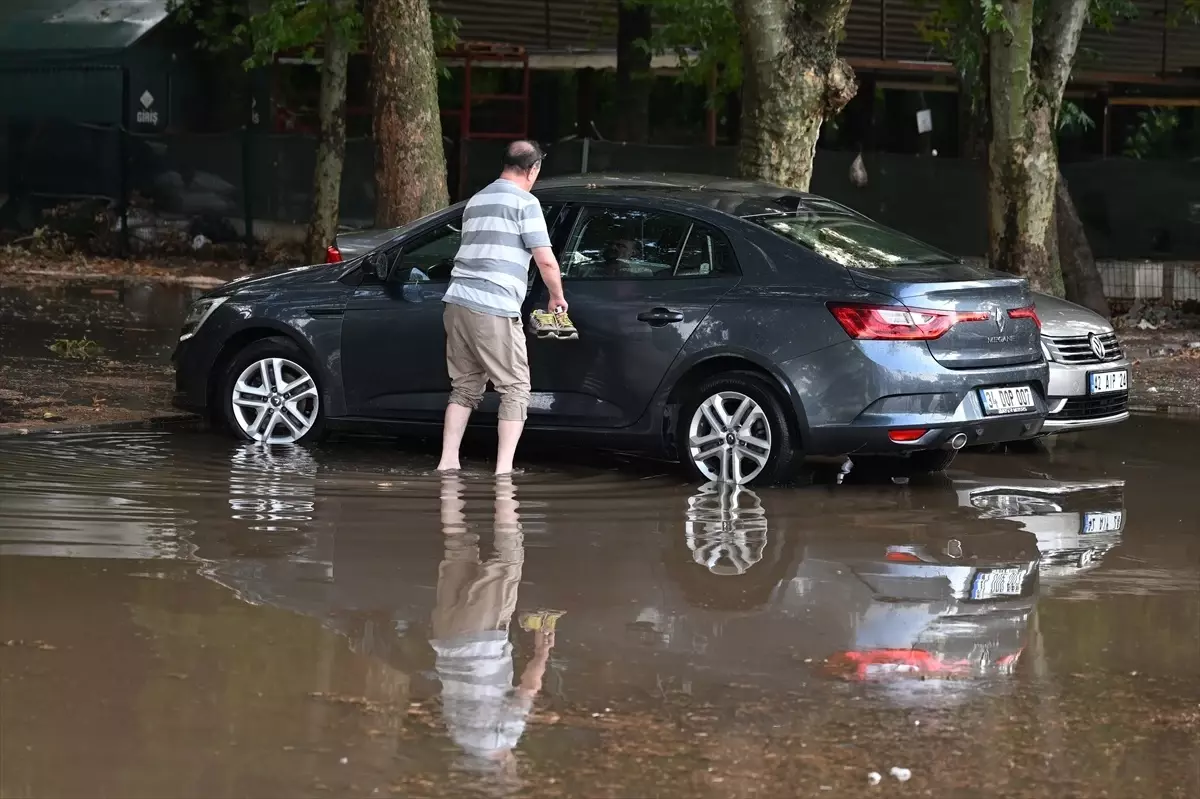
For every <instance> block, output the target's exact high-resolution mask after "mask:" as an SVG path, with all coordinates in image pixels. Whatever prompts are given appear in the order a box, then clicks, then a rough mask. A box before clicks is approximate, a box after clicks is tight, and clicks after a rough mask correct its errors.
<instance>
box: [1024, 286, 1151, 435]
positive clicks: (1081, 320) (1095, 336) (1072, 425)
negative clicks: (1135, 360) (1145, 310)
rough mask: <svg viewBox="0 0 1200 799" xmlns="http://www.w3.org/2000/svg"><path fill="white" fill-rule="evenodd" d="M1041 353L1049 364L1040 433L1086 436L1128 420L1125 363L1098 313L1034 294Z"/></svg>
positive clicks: (1127, 367) (1113, 335)
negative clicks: (1080, 432) (1079, 432)
mask: <svg viewBox="0 0 1200 799" xmlns="http://www.w3.org/2000/svg"><path fill="white" fill-rule="evenodd" d="M1034 302H1035V304H1036V306H1037V313H1038V316H1039V317H1040V318H1041V320H1042V352H1043V353H1044V354H1045V356H1046V362H1047V363H1049V364H1050V389H1049V392H1048V395H1049V396H1048V397H1047V400H1046V405H1047V407H1048V409H1049V416H1047V417H1046V421H1045V423H1044V424H1043V425H1042V432H1043V433H1062V432H1067V431H1073V430H1085V429H1090V428H1093V427H1101V426H1103V425H1108V424H1115V423H1117V422H1123V421H1125V420H1126V419H1128V418H1129V384H1130V376H1131V371H1132V370H1131V369H1130V363H1129V359H1128V358H1126V357H1125V353H1124V352H1123V351H1122V349H1121V343H1120V342H1119V341H1118V340H1117V334H1116V331H1114V330H1113V326H1112V325H1111V324H1109V323H1108V320H1107V319H1105V318H1104V317H1103V316H1101V315H1100V314H1098V313H1095V312H1094V311H1091V310H1088V309H1087V308H1084V307H1083V306H1082V305H1076V304H1075V303H1073V302H1067V301H1066V300H1063V299H1059V298H1058V297H1052V296H1050V295H1049V294H1040V293H1037V292H1035V293H1034Z"/></svg>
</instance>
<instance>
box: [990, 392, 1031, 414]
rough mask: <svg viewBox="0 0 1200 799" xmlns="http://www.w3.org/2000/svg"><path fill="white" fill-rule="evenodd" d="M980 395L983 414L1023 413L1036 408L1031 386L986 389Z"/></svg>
mask: <svg viewBox="0 0 1200 799" xmlns="http://www.w3.org/2000/svg"><path fill="white" fill-rule="evenodd" d="M979 394H980V396H981V397H982V398H983V412H984V413H988V414H998V413H1021V412H1022V411H1031V410H1033V407H1034V406H1033V389H1031V388H1030V387H1029V386H1009V387H1007V388H984V389H980V390H979Z"/></svg>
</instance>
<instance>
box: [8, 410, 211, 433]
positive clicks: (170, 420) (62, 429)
mask: <svg viewBox="0 0 1200 799" xmlns="http://www.w3.org/2000/svg"><path fill="white" fill-rule="evenodd" d="M199 419H200V417H199V416H197V415H195V414H193V413H170V414H160V415H158V416H151V417H149V418H146V419H130V420H128V421H124V422H82V423H79V424H67V425H60V426H58V427H38V428H30V427H0V438H8V437H18V436H19V437H23V438H27V437H37V436H55V435H63V434H66V433H108V432H115V431H120V430H153V429H156V428H159V427H169V426H174V425H177V424H182V423H184V422H193V421H198V420H199Z"/></svg>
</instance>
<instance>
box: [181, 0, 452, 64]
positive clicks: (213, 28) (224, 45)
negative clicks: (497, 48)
mask: <svg viewBox="0 0 1200 799" xmlns="http://www.w3.org/2000/svg"><path fill="white" fill-rule="evenodd" d="M255 5H257V6H258V10H257V11H254V12H251V11H250V5H249V4H248V3H246V2H245V0H170V3H169V4H168V8H169V9H170V10H171V11H173V12H174V13H175V15H176V19H178V20H179V21H180V22H183V23H185V24H189V25H192V26H193V27H195V28H196V30H198V31H199V32H200V37H201V38H200V46H202V47H204V48H206V49H209V50H212V51H215V52H221V51H224V50H228V49H230V48H238V49H241V50H243V51H245V52H247V53H248V55H247V56H246V57H245V59H244V60H243V62H242V66H243V67H245V68H246V69H253V68H254V67H262V66H267V65H269V64H271V63H272V62H273V61H274V60H275V56H276V55H277V54H279V53H281V52H286V51H293V50H296V51H299V52H300V53H301V54H302V55H303V57H304V58H310V59H311V58H314V57H315V56H316V52H317V47H319V46H320V44H321V42H322V40H323V39H324V38H325V31H326V25H327V24H328V22H329V19H330V12H331V11H332V10H333V9H334V8H335V7H336V6H335V4H334V3H332V2H330V0H263V2H261V3H258V4H255ZM430 21H431V25H432V28H433V43H434V47H435V48H437V49H438V50H449V49H452V48H453V47H455V46H456V45H457V44H458V28H459V22H458V20H457V19H456V18H454V17H449V16H443V15H441V14H431V20H430ZM333 22H334V24H335V25H337V26H338V32H339V33H340V34H341V35H342V36H344V37H345V39H346V41H347V42H349V44H350V51H351V52H356V51H358V50H359V49H360V48H361V46H362V42H363V16H362V12H361V11H360V10H359V9H358V7H357V4H351V7H350V8H349V9H347V10H345V11H341V10H339V11H337V12H336V13H335V14H334V20H333Z"/></svg>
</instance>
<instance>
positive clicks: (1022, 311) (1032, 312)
mask: <svg viewBox="0 0 1200 799" xmlns="http://www.w3.org/2000/svg"><path fill="white" fill-rule="evenodd" d="M1008 318H1009V319H1032V320H1033V323H1034V324H1035V325H1037V327H1038V330H1041V329H1042V320H1041V319H1040V318H1038V315H1037V308H1036V307H1034V306H1032V305H1027V306H1025V307H1024V308H1011V309H1009V312H1008Z"/></svg>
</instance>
